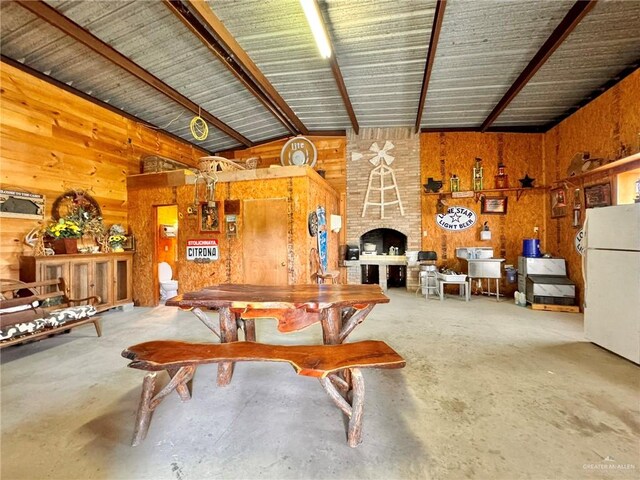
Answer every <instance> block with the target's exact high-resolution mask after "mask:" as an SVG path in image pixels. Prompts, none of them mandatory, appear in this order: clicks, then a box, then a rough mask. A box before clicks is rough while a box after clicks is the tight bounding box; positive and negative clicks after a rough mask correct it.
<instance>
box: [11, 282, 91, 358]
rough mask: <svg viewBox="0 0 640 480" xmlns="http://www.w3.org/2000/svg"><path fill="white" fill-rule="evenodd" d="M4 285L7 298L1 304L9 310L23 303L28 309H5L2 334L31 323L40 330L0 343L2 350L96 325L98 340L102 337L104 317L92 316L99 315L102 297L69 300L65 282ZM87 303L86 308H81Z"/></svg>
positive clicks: (12, 283)
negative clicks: (102, 319)
mask: <svg viewBox="0 0 640 480" xmlns="http://www.w3.org/2000/svg"><path fill="white" fill-rule="evenodd" d="M0 282H1V284H0V292H1V293H2V298H3V300H0V304H4V305H6V306H9V305H16V304H20V303H21V304H23V305H26V306H27V308H25V309H23V310H19V311H12V312H9V310H13V309H15V306H14V307H9V308H4V309H3V310H4V313H0V320H1V322H2V323H1V325H2V327H1V328H2V331H6V330H8V329H10V328H16V329H19V328H21V327H24V325H29V324H30V323H33V324H34V325H37V328H38V329H36V330H35V331H33V332H31V333H26V334H19V335H17V336H15V337H12V338H9V339H6V340H0V349H2V348H4V347H8V346H10V345H16V344H20V343H24V342H29V341H32V340H37V339H41V338H43V337H49V336H51V335H54V334H56V333H61V332H66V331H69V330H71V329H72V328H75V327H79V326H80V325H85V324H87V323H93V325H94V327H95V329H96V333H97V334H98V337H101V336H102V326H101V324H100V317H98V316H95V315H94V314H92V313H91V312H95V308H94V307H95V305H97V304H98V303H100V297H97V296H90V297H86V298H79V299H73V298H69V296H68V295H67V293H66V292H67V288H66V285H65V281H64V279H63V278H57V279H53V280H44V281H40V282H31V283H25V282H20V281H17V280H1V281H0ZM34 302H35V303H34ZM85 302H86V304H85V305H81V304H82V303H85ZM74 317H77V318H74ZM47 325H57V326H47ZM34 328H36V327H34Z"/></svg>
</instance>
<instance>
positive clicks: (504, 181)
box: [495, 163, 509, 188]
mask: <svg viewBox="0 0 640 480" xmlns="http://www.w3.org/2000/svg"><path fill="white" fill-rule="evenodd" d="M505 168H506V167H505V166H504V164H502V163H500V164H498V175H496V176H495V179H496V188H509V175H507V174H506V172H505Z"/></svg>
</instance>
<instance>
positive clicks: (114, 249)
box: [111, 243, 124, 253]
mask: <svg viewBox="0 0 640 480" xmlns="http://www.w3.org/2000/svg"><path fill="white" fill-rule="evenodd" d="M111 251H112V252H115V253H121V252H124V248H122V244H121V243H112V244H111Z"/></svg>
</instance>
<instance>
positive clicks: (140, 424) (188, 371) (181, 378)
mask: <svg viewBox="0 0 640 480" xmlns="http://www.w3.org/2000/svg"><path fill="white" fill-rule="evenodd" d="M195 371H196V367H195V365H188V366H186V367H180V368H178V369H177V371H175V373H173V375H172V376H171V380H169V383H167V384H166V385H165V386H164V388H163V389H162V390H160V391H159V392H158V393H157V394H156V395H155V396H154V395H153V393H154V391H155V388H156V373H148V374H147V375H145V377H144V380H143V381H142V393H141V394H140V405H139V407H138V413H137V414H136V424H135V427H134V429H133V440H132V441H131V446H132V447H135V446H136V445H139V444H140V443H141V442H142V441H143V440H144V439H145V437H146V436H147V431H148V430H149V423H150V422H151V414H152V413H153V411H154V410H155V409H156V407H157V406H158V405H160V403H161V402H162V400H164V397H166V396H167V395H169V394H170V393H171V392H173V391H174V390H177V391H178V394H179V395H180V397H181V398H182V400H183V401H184V400H185V398H184V397H183V394H184V392H185V391H186V395H187V396H188V398H187V400H188V399H189V398H190V396H189V390H188V389H187V382H189V381H190V380H191V379H192V378H193V375H194V373H195ZM169 375H171V372H169ZM181 392H182V393H181Z"/></svg>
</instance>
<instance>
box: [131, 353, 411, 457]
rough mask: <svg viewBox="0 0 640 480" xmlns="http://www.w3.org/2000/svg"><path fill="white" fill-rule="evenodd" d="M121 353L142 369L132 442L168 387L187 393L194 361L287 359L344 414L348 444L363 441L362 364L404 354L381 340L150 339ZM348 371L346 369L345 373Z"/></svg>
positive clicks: (395, 360) (396, 364) (398, 360)
mask: <svg viewBox="0 0 640 480" xmlns="http://www.w3.org/2000/svg"><path fill="white" fill-rule="evenodd" d="M122 356H123V357H125V358H128V359H129V360H132V361H131V363H130V364H129V365H128V366H129V367H131V368H137V369H140V370H147V371H150V372H153V373H148V374H147V375H146V376H145V377H144V380H143V383H142V395H141V398H140V406H139V408H138V414H137V417H136V424H135V428H134V433H133V441H132V442H131V444H132V446H136V445H138V444H139V443H140V442H142V440H144V438H145V437H146V434H147V430H148V428H149V422H150V421H151V414H152V412H153V411H154V410H155V409H156V407H157V406H158V405H159V404H160V402H161V401H162V400H163V399H164V398H165V397H166V396H167V395H169V394H170V393H171V392H172V391H173V390H176V391H177V392H178V395H180V398H181V399H182V401H187V400H189V399H190V398H191V395H190V393H189V388H188V387H187V383H188V382H189V381H190V380H191V379H192V378H193V376H194V374H195V371H196V368H197V366H198V365H201V364H207V363H218V362H243V361H258V362H288V363H290V364H291V365H292V366H293V368H294V369H295V370H296V372H297V373H298V375H305V376H308V377H316V378H318V379H319V380H320V383H321V384H322V386H323V387H324V389H325V391H326V392H327V394H328V395H329V397H330V398H331V400H333V402H334V403H335V404H336V406H337V407H338V408H339V409H340V410H342V412H343V413H344V414H345V415H347V417H349V426H348V429H347V438H348V443H349V446H351V447H356V446H358V445H359V444H360V443H361V442H362V413H363V407H364V379H363V377H362V373H361V372H360V369H361V368H402V367H404V365H405V361H404V359H403V358H402V357H401V356H400V355H398V353H396V352H395V351H394V350H393V349H392V348H391V347H389V346H388V345H387V344H386V343H384V342H380V341H373V340H368V341H363V342H356V343H344V344H341V345H267V344H263V343H255V342H231V343H223V344H208V343H188V342H178V341H170V340H166V341H162V340H160V341H153V342H146V343H140V344H138V345H134V346H132V347H129V348H127V349H126V350H124V351H123V352H122ZM159 370H166V371H167V373H168V374H169V376H170V378H171V380H170V381H169V383H168V384H167V385H166V386H165V387H164V388H162V389H161V390H160V391H159V392H158V393H155V382H156V373H155V372H156V371H159ZM347 372H348V373H347Z"/></svg>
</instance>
